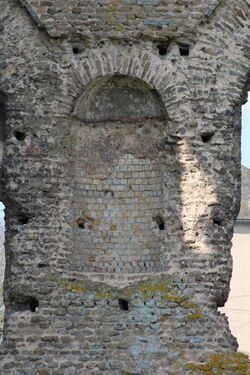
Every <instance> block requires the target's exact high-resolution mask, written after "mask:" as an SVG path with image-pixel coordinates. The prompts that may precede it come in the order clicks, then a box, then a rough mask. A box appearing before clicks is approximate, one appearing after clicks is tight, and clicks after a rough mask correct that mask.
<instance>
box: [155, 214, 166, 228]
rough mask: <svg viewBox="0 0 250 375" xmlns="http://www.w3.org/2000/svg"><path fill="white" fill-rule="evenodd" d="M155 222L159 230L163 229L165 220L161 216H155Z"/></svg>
mask: <svg viewBox="0 0 250 375" xmlns="http://www.w3.org/2000/svg"><path fill="white" fill-rule="evenodd" d="M155 221H156V223H157V225H158V227H159V230H164V229H165V220H164V217H163V216H162V215H161V214H158V215H156V217H155Z"/></svg>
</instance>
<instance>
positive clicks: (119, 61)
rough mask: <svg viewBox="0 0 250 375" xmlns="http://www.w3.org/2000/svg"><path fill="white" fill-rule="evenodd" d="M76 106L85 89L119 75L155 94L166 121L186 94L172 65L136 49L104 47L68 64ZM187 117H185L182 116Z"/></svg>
mask: <svg viewBox="0 0 250 375" xmlns="http://www.w3.org/2000/svg"><path fill="white" fill-rule="evenodd" d="M72 74H73V76H74V78H75V82H76V84H75V92H76V93H77V95H76V103H75V106H76V105H77V103H78V101H79V99H80V97H81V96H82V95H83V94H84V92H85V90H86V89H87V88H88V86H89V85H91V84H93V82H96V81H97V80H99V79H101V78H103V77H105V76H115V75H123V76H129V77H131V78H137V79H139V80H141V81H143V82H144V83H145V84H146V85H147V86H148V87H149V88H151V89H154V90H156V91H157V92H158V93H159V95H160V97H161V99H162V101H163V103H164V106H165V109H166V112H167V113H168V115H169V116H170V117H173V118H175V116H176V113H175V112H176V104H179V103H181V102H186V101H187V100H188V99H189V98H190V91H189V88H188V85H187V82H186V78H185V76H184V75H182V74H181V72H179V74H175V72H174V68H173V64H172V63H171V62H169V61H166V60H162V59H161V58H159V56H157V55H156V54H154V53H150V52H149V51H147V50H144V49H142V48H139V47H133V48H122V47H114V46H108V47H103V48H102V49H99V50H94V51H93V50H89V51H86V55H85V56H84V57H80V58H76V59H75V61H74V62H73V63H72ZM186 115H187V114H186Z"/></svg>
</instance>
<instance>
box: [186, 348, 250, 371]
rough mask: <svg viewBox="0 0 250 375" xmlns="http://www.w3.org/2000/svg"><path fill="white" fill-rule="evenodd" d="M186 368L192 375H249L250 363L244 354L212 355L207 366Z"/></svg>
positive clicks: (189, 364)
mask: <svg viewBox="0 0 250 375" xmlns="http://www.w3.org/2000/svg"><path fill="white" fill-rule="evenodd" d="M186 368H187V369H188V370H189V372H188V373H189V374H190V375H192V374H193V375H195V374H199V375H213V374H218V375H249V374H250V362H249V358H248V356H247V355H245V354H242V353H226V354H224V353H222V354H216V353H214V354H212V355H211V356H210V361H209V362H208V363H205V364H197V363H188V364H187V365H186Z"/></svg>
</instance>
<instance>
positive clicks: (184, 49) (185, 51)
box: [179, 44, 190, 56]
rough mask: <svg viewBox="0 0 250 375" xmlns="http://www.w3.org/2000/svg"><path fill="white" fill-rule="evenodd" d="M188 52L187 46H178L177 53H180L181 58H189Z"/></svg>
mask: <svg viewBox="0 0 250 375" xmlns="http://www.w3.org/2000/svg"><path fill="white" fill-rule="evenodd" d="M189 50H190V47H189V45H188V44H181V45H180V46H179V51H180V55H181V56H189Z"/></svg>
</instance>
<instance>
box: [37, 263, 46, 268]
mask: <svg viewBox="0 0 250 375" xmlns="http://www.w3.org/2000/svg"><path fill="white" fill-rule="evenodd" d="M37 267H38V268H45V267H48V264H45V263H38V265H37Z"/></svg>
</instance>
